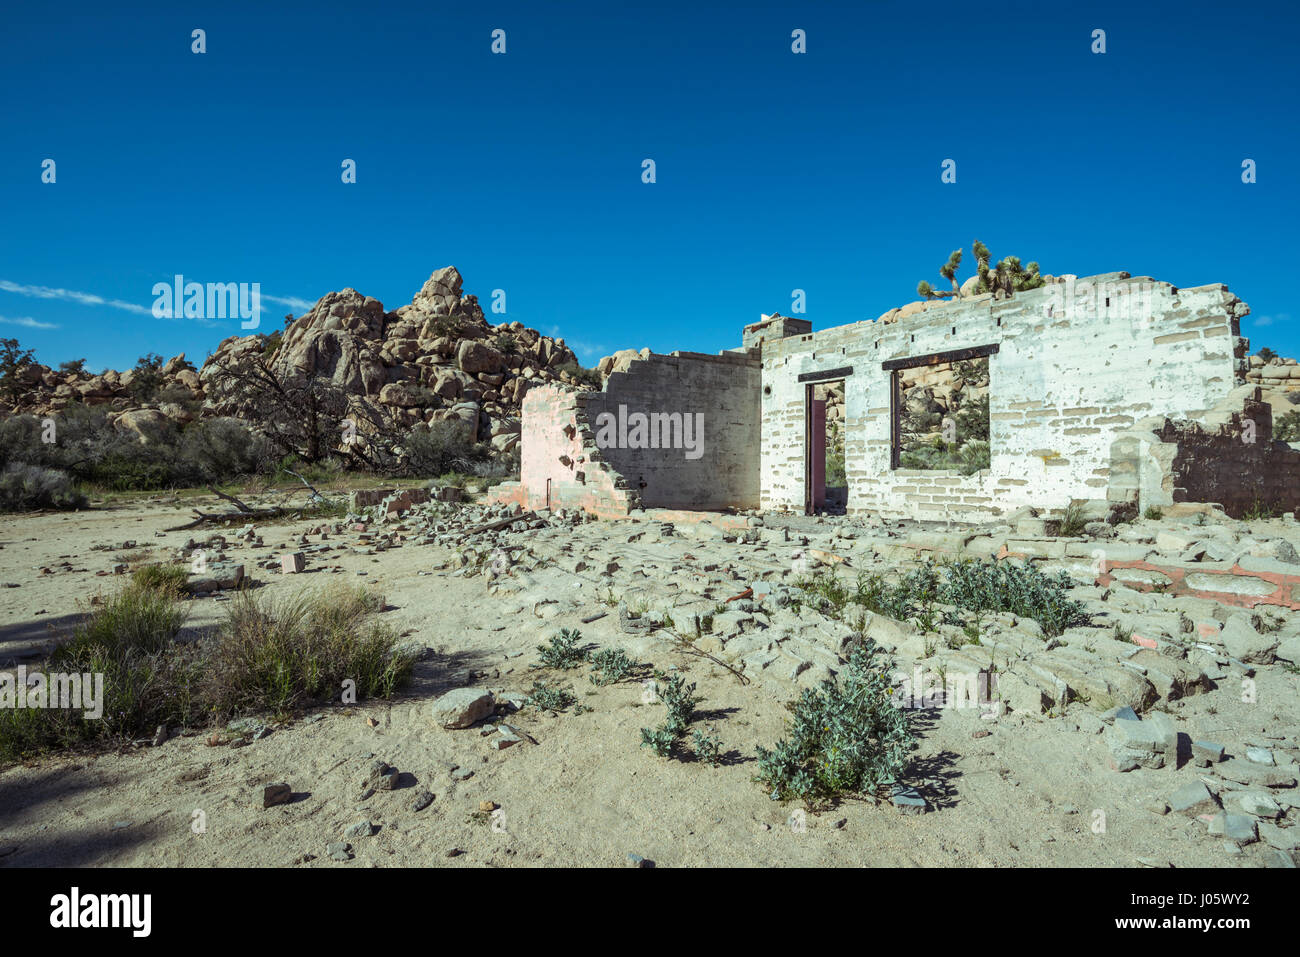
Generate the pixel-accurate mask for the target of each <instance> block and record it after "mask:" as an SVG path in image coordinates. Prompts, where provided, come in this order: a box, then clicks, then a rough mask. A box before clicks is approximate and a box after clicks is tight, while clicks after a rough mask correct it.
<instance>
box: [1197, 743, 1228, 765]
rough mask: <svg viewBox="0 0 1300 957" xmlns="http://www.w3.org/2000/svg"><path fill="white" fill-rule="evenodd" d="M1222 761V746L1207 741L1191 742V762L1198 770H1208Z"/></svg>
mask: <svg viewBox="0 0 1300 957" xmlns="http://www.w3.org/2000/svg"><path fill="white" fill-rule="evenodd" d="M1222 760H1223V745H1221V744H1213V743H1211V742H1209V741H1193V742H1192V761H1193V762H1194V763H1195V764H1196V766H1197V767H1198V768H1208V767H1209V766H1210V765H1212V764H1218V763H1219V762H1220V761H1222Z"/></svg>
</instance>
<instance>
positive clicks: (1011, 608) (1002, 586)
mask: <svg viewBox="0 0 1300 957" xmlns="http://www.w3.org/2000/svg"><path fill="white" fill-rule="evenodd" d="M1071 587H1072V582H1071V581H1070V576H1069V575H1068V574H1067V573H1066V572H1065V571H1061V572H1058V573H1057V574H1056V575H1046V574H1044V573H1043V572H1041V571H1039V569H1038V567H1037V566H1035V565H1032V564H1027V565H1015V564H1012V563H1011V562H989V561H974V560H971V559H967V560H964V561H959V562H954V563H952V564H950V565H948V566H946V567H945V568H944V582H943V584H942V586H941V587H940V588H939V590H938V599H939V601H941V602H944V603H946V604H949V605H956V606H958V607H959V608H965V609H966V610H968V611H974V612H1011V613H1012V614H1014V615H1019V616H1021V617H1024V618H1032V619H1034V620H1035V621H1036V622H1038V624H1039V625H1041V626H1042V629H1043V634H1045V635H1047V636H1048V637H1053V636H1056V635H1059V634H1061V633H1062V632H1063V631H1065V629H1066V628H1070V627H1072V626H1074V625H1081V624H1086V623H1087V622H1088V616H1087V614H1086V613H1085V611H1084V606H1083V603H1082V602H1079V601H1075V600H1074V599H1071V598H1069V597H1068V595H1067V592H1068V591H1069V589H1070V588H1071Z"/></svg>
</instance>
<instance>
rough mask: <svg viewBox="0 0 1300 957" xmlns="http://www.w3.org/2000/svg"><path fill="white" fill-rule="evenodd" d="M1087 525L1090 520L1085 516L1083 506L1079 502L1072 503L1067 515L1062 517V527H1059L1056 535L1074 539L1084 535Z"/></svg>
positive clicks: (1066, 511)
mask: <svg viewBox="0 0 1300 957" xmlns="http://www.w3.org/2000/svg"><path fill="white" fill-rule="evenodd" d="M1087 524H1088V519H1087V517H1086V516H1085V515H1084V514H1083V506H1081V505H1079V504H1078V503H1077V502H1071V503H1070V504H1069V505H1068V506H1067V507H1066V509H1065V515H1064V516H1062V518H1061V523H1060V525H1058V526H1057V529H1056V534H1057V535H1059V536H1061V537H1062V538H1072V537H1074V536H1076V535H1081V534H1083V526H1085V525H1087Z"/></svg>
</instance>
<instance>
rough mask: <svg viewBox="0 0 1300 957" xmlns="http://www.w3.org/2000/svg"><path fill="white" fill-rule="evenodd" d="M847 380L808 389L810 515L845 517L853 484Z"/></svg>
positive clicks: (807, 504)
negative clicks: (847, 455)
mask: <svg viewBox="0 0 1300 957" xmlns="http://www.w3.org/2000/svg"><path fill="white" fill-rule="evenodd" d="M844 382H845V380H844V379H832V380H828V381H824V382H811V383H808V384H807V385H806V386H805V389H804V396H805V400H804V404H805V408H806V410H807V414H806V417H805V443H804V445H805V448H806V449H807V455H806V466H805V483H804V487H805V489H806V492H805V495H804V511H806V512H807V513H808V514H809V515H817V514H821V515H843V514H844V513H845V511H846V510H847V509H848V503H849V481H848V473H847V471H846V469H845V460H844V423H845V414H844V394H845V393H844Z"/></svg>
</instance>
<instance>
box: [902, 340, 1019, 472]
mask: <svg viewBox="0 0 1300 957" xmlns="http://www.w3.org/2000/svg"><path fill="white" fill-rule="evenodd" d="M996 352H997V347H996V346H986V347H982V348H978V349H964V350H959V351H957V352H950V353H940V354H937V355H933V356H925V357H921V358H918V359H896V360H893V361H891V362H887V363H884V367H885V370H886V371H888V372H889V374H890V377H891V383H890V384H891V388H890V396H891V402H890V406H891V429H890V433H891V447H892V449H891V451H892V454H891V467H892V468H895V469H920V470H924V471H939V472H956V473H958V474H961V475H972V474H974V473H975V472H978V471H980V470H981V469H986V468H988V467H989V459H990V445H989V382H990V380H989V356H990V355H992V354H994V353H996Z"/></svg>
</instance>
